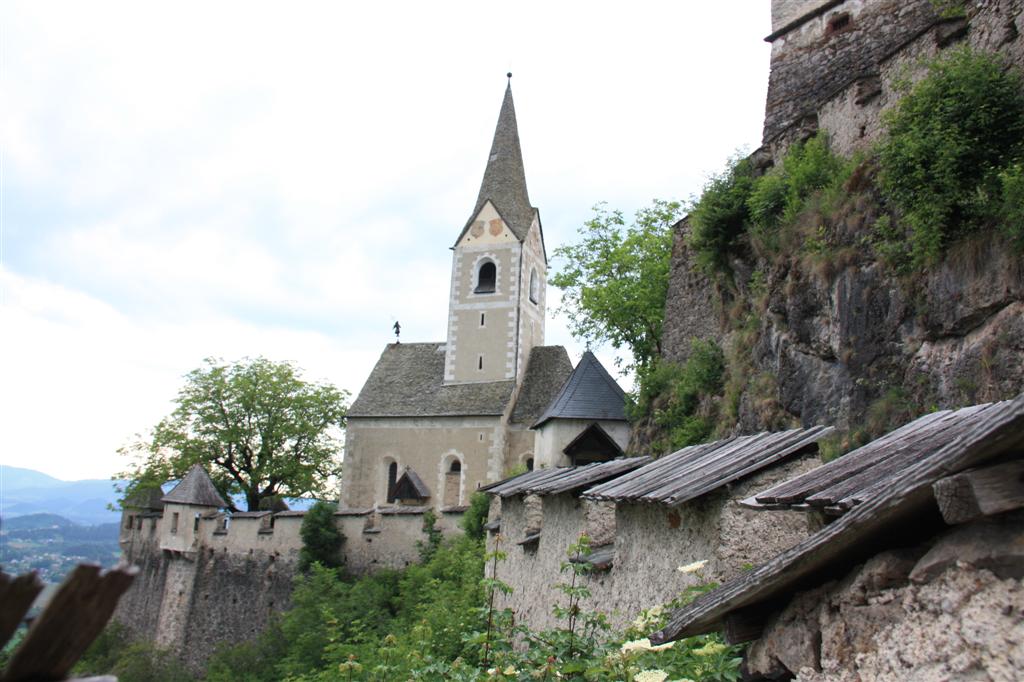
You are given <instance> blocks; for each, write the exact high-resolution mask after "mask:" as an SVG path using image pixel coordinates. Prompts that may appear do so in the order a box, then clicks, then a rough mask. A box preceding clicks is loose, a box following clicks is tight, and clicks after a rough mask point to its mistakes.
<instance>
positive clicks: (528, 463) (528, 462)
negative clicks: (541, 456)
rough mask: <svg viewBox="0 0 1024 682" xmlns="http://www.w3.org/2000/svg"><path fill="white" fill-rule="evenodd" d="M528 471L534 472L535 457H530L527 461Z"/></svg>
mask: <svg viewBox="0 0 1024 682" xmlns="http://www.w3.org/2000/svg"><path fill="white" fill-rule="evenodd" d="M526 470H527V471H533V457H530V458H528V459H527V460H526Z"/></svg>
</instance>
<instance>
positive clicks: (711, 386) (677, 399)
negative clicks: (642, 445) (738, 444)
mask: <svg viewBox="0 0 1024 682" xmlns="http://www.w3.org/2000/svg"><path fill="white" fill-rule="evenodd" d="M724 371H725V357H724V355H723V353H722V349H721V348H719V347H718V345H717V344H715V343H714V342H713V341H701V340H696V339H695V340H694V341H693V343H692V345H691V350H690V357H689V358H688V359H687V361H686V364H685V365H678V364H675V363H671V362H659V363H657V364H655V365H654V366H653V367H651V368H650V369H649V370H648V371H645V372H642V373H641V374H640V375H639V383H640V389H639V391H638V393H637V399H636V403H635V404H634V405H632V406H631V407H630V416H631V418H632V419H634V420H639V419H642V418H644V417H647V416H650V417H651V418H652V421H653V422H654V424H656V425H658V426H660V427H661V430H662V432H663V433H664V435H663V436H662V437H661V438H660V439H659V440H658V441H657V442H655V443H652V448H653V449H654V451H657V452H670V451H673V450H677V449H679V448H681V447H684V446H686V445H692V444H694V443H700V442H702V441H704V440H706V439H707V437H708V435H710V433H711V430H712V428H713V426H714V420H713V419H712V418H711V416H710V415H709V414H707V413H702V412H701V411H700V409H699V408H700V407H701V401H702V400H703V399H704V398H707V397H709V396H713V395H717V394H719V393H721V391H722V387H723V384H722V378H723V374H724Z"/></svg>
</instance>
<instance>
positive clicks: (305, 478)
mask: <svg viewBox="0 0 1024 682" xmlns="http://www.w3.org/2000/svg"><path fill="white" fill-rule="evenodd" d="M348 396H349V394H348V392H347V391H344V390H339V389H337V388H335V387H334V386H331V385H329V384H321V383H312V382H308V381H304V380H303V379H302V377H301V370H299V369H298V368H296V367H295V366H294V365H292V364H291V363H288V362H272V361H270V360H267V359H265V358H256V359H245V360H242V361H239V362H235V363H224V362H223V361H220V360H215V359H212V358H208V359H207V360H206V362H205V365H204V366H203V367H200V368H198V369H195V370H193V371H192V372H189V373H188V374H187V375H186V376H185V385H184V386H183V387H182V389H181V391H180V392H179V393H178V397H177V398H176V400H175V404H176V407H175V409H174V411H173V412H172V413H171V414H170V415H169V416H168V417H166V418H164V419H163V420H161V421H160V423H159V424H157V425H156V427H155V428H154V429H153V432H152V437H151V438H150V439H148V440H141V439H140V440H139V441H138V442H136V443H134V444H132V445H130V446H128V447H126V448H123V449H122V451H121V452H122V454H126V455H129V456H133V457H134V462H133V463H132V464H131V465H130V467H129V469H128V471H126V472H124V473H122V474H120V477H121V478H126V479H128V480H130V481H132V483H131V484H130V485H129V489H128V491H127V493H128V494H131V493H132V491H133V490H135V489H142V488H149V487H152V486H155V485H159V484H160V483H163V482H164V481H167V480H170V479H174V478H180V477H181V476H183V475H184V474H185V472H186V471H187V470H188V469H189V467H191V466H192V465H193V464H200V465H202V466H203V467H204V468H206V470H207V471H208V472H209V473H210V477H211V478H212V479H213V481H214V483H215V484H216V485H217V487H218V489H220V490H221V492H223V493H225V494H226V495H232V494H239V493H240V494H243V495H244V496H245V500H246V504H247V506H248V509H249V511H256V510H258V509H259V508H260V501H261V500H264V499H266V498H273V497H276V496H286V497H297V496H300V495H310V494H311V495H315V496H323V495H325V494H327V493H328V489H327V486H328V479H329V478H330V477H331V476H332V475H334V474H337V473H338V471H339V465H338V463H337V458H336V455H337V454H338V452H339V450H340V448H341V442H340V435H341V434H340V430H341V429H342V428H343V427H344V424H345V415H346V412H347V409H348V404H347V401H348Z"/></svg>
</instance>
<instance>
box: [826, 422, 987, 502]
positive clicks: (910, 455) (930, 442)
mask: <svg viewBox="0 0 1024 682" xmlns="http://www.w3.org/2000/svg"><path fill="white" fill-rule="evenodd" d="M973 414H974V412H973V411H971V410H970V408H967V409H964V410H959V411H958V412H957V413H956V415H957V416H956V418H950V419H943V420H940V421H938V422H935V423H933V424H932V425H931V427H930V428H929V429H927V430H926V431H924V432H921V433H919V434H918V436H917V438H916V439H915V440H914V441H912V442H903V443H901V444H900V445H899V447H894V448H892V449H891V452H890V454H889V456H888V457H886V458H885V459H882V460H880V461H878V462H876V463H875V465H874V466H872V467H870V468H868V469H865V470H863V471H861V472H860V473H858V474H856V475H854V476H850V477H849V478H847V479H845V480H842V481H838V482H836V483H835V484H834V485H832V486H830V487H828V488H826V489H824V490H822V491H820V492H818V493H815V494H814V495H810V496H808V497H807V498H806V500H807V503H808V504H811V505H814V506H817V507H827V506H830V505H833V504H836V503H841V501H842V500H846V499H848V498H852V499H851V502H854V503H856V502H861V501H865V500H867V499H870V495H871V494H872V493H871V490H873V489H874V488H875V487H876V486H877V485H878V484H879V483H880V482H881V481H885V480H888V479H889V478H890V477H892V476H894V475H896V474H897V473H898V472H899V471H901V470H903V469H906V468H907V467H909V466H912V465H913V464H914V463H916V462H918V461H920V460H922V459H927V458H928V457H930V456H932V455H933V454H935V452H937V451H938V450H940V449H941V448H942V446H943V445H945V444H946V443H948V442H951V441H953V440H955V439H956V438H958V437H959V436H961V435H963V434H964V433H965V432H966V431H968V430H969V429H970V428H971V417H972V416H973ZM843 506H846V507H849V506H852V505H851V504H849V503H847V504H844V505H843Z"/></svg>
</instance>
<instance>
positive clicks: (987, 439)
mask: <svg viewBox="0 0 1024 682" xmlns="http://www.w3.org/2000/svg"><path fill="white" fill-rule="evenodd" d="M959 412H961V413H962V411H959ZM965 416H966V418H965V419H963V420H960V421H959V426H958V427H957V428H955V429H945V430H944V436H942V437H941V438H939V439H927V440H924V441H917V440H916V439H913V438H899V437H897V438H893V436H894V435H895V434H890V435H889V436H886V437H885V439H887V440H888V441H889V443H890V444H892V445H894V447H895V448H897V449H901V448H909V449H907V450H904V452H905V454H906V456H907V462H908V465H907V466H904V467H902V468H898V469H896V470H893V471H890V472H889V473H885V474H882V475H880V476H879V478H878V480H877V481H876V482H875V484H874V485H872V486H870V491H871V494H870V495H865V496H864V500H863V502H861V503H860V504H856V505H854V506H852V507H851V508H850V511H849V512H848V513H846V514H844V515H843V516H841V517H840V518H839V519H837V520H835V521H833V522H832V523H830V524H828V525H826V526H825V527H824V528H822V529H821V530H820V531H818V532H817V533H815V534H814V535H812V536H811V537H809V538H807V539H806V540H804V541H803V542H801V543H799V544H797V545H795V546H793V547H791V548H790V549H788V550H786V551H785V552H782V553H781V554H779V555H778V556H776V557H775V558H773V559H771V560H770V561H768V562H766V563H764V564H762V565H760V566H758V567H757V568H754V569H753V570H751V571H748V572H746V573H744V574H743V575H742V576H741V577H739V578H737V579H735V580H733V581H731V582H729V583H726V584H725V585H723V586H722V587H720V588H718V589H717V590H714V591H713V592H709V593H707V594H705V595H703V596H701V597H700V598H698V599H697V600H696V601H694V602H693V603H692V604H690V605H688V606H685V607H683V608H681V609H679V610H677V611H676V612H675V613H673V614H672V617H671V619H670V620H669V623H668V625H666V626H665V627H664V628H663V629H662V630H660V631H659V632H656V633H654V634H652V635H651V641H652V642H654V643H660V642H666V641H671V640H676V639H680V638H682V637H689V636H691V635H696V634H701V633H706V632H712V631H716V630H720V629H722V627H723V625H724V624H725V623H726V622H727V620H728V619H729V618H733V617H741V616H742V615H743V614H753V613H758V612H762V611H765V610H769V611H770V610H774V609H775V608H779V607H780V606H781V605H782V604H784V603H785V601H786V600H787V599H788V598H789V597H791V596H792V595H793V594H794V593H796V592H797V591H800V590H803V589H810V588H811V587H814V586H816V585H817V584H820V583H821V582H822V581H823V580H825V579H827V578H829V577H831V576H833V575H834V571H835V568H836V567H849V566H852V565H854V564H856V563H858V562H860V561H863V560H864V559H865V558H867V557H868V556H870V555H871V554H873V553H875V552H877V551H878V549H879V547H880V546H883V545H884V541H885V539H886V538H887V537H888V536H890V535H892V533H893V532H894V531H895V530H898V529H912V528H913V527H914V524H919V523H920V521H921V519H922V518H927V516H928V515H929V514H932V515H934V513H935V511H936V502H935V493H934V491H933V487H932V486H933V485H934V484H936V483H937V482H938V481H939V480H940V479H945V478H947V477H949V476H951V475H953V474H957V473H959V472H962V471H964V470H966V469H968V468H971V467H976V466H979V465H983V464H986V463H988V462H991V461H993V460H994V459H996V458H997V457H1000V456H1003V455H1007V454H1010V455H1014V456H1016V457H1017V458H1019V457H1020V453H1021V451H1022V450H1024V394H1022V395H1021V396H1018V397H1017V398H1015V399H1014V400H1011V401H1006V402H1001V403H995V404H991V405H985V406H979V408H978V409H974V410H973V411H970V412H967V413H966V415H965ZM922 419H927V418H922ZM941 419H942V417H938V418H934V417H933V418H932V420H929V421H926V422H925V424H926V425H927V424H932V425H933V428H938V427H937V426H934V425H935V424H936V420H941ZM920 421H921V420H918V422H920ZM900 431H902V433H903V435H904V436H906V435H907V434H908V429H907V427H904V429H901V430H900ZM915 443H918V444H917V445H915ZM870 447H871V444H869V445H868V446H865V448H870ZM862 449H864V448H862ZM872 450H875V449H871V450H868V453H871V452H872ZM862 456H863V455H862ZM847 457H853V458H854V461H855V460H856V458H857V457H858V451H854V452H851V453H849V454H847V455H845V456H844V457H843V458H842V459H846V458H847ZM840 461H841V460H840ZM800 478H804V477H800ZM794 480H797V479H794ZM805 482H806V479H805ZM777 487H778V488H781V487H782V486H777ZM863 490H868V488H864V489H863ZM843 499H845V498H843Z"/></svg>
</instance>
